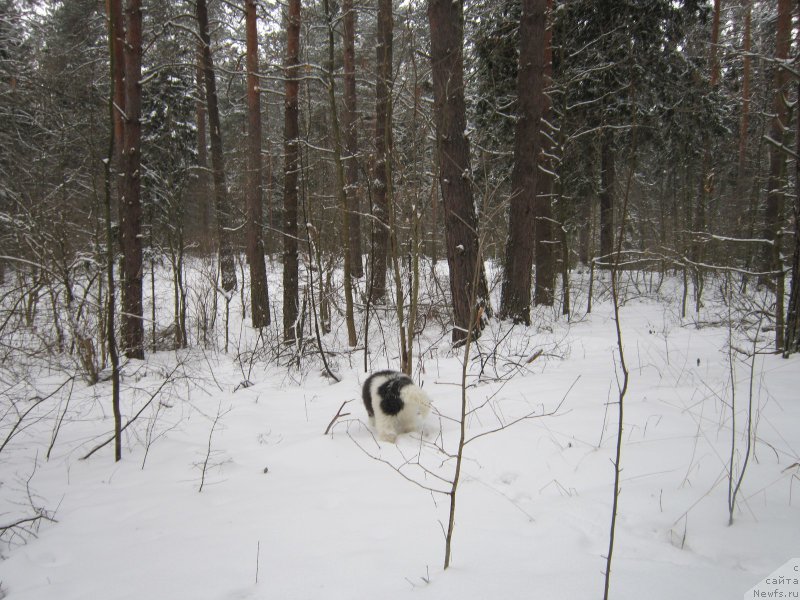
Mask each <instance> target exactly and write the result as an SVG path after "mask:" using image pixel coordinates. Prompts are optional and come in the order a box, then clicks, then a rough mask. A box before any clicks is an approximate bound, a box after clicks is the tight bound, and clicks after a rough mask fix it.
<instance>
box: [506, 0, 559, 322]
mask: <svg viewBox="0 0 800 600" xmlns="http://www.w3.org/2000/svg"><path fill="white" fill-rule="evenodd" d="M545 9H546V0H523V2H522V19H521V21H520V30H519V38H520V48H519V70H518V72H517V123H516V130H515V133H514V168H513V170H512V172H511V190H512V196H511V204H510V209H509V217H508V239H507V242H506V262H505V269H504V272H503V287H502V301H501V309H500V312H501V315H502V316H503V317H504V318H510V319H512V320H513V321H514V322H515V323H525V324H526V325H530V323H531V269H532V267H533V256H534V244H535V243H536V242H541V239H540V236H541V235H542V233H543V232H544V229H545V228H544V227H541V228H540V227H539V224H538V223H537V221H536V217H537V213H538V212H539V210H541V208H542V207H541V206H540V205H539V203H538V202H537V192H538V191H539V186H540V184H539V179H540V178H542V177H543V175H544V174H543V172H542V171H540V170H539V168H538V162H539V160H540V155H541V153H542V139H543V137H544V136H542V135H541V134H540V129H541V120H542V113H543V110H544V108H545V107H544V102H545V99H544V58H545V35H544V33H545V26H546V16H545ZM549 200H550V199H549V196H548V198H547V201H548V202H549ZM532 231H533V232H535V233H538V235H531V232H532ZM537 249H538V246H537ZM537 262H538V260H537ZM537 277H538V272H537ZM537 283H538V278H537Z"/></svg>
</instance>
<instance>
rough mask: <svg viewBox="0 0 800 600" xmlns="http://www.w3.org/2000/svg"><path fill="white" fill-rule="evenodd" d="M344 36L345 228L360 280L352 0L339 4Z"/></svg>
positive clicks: (362, 271) (354, 29) (361, 269)
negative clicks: (346, 222) (341, 12)
mask: <svg viewBox="0 0 800 600" xmlns="http://www.w3.org/2000/svg"><path fill="white" fill-rule="evenodd" d="M342 11H343V13H344V16H343V24H344V32H343V33H344V35H343V50H344V111H342V125H343V129H344V147H345V154H346V156H345V157H344V164H345V175H346V177H347V219H348V224H347V228H348V231H349V232H350V256H351V259H350V263H351V265H350V266H351V271H352V275H353V277H363V276H364V261H363V259H362V257H361V214H360V213H361V201H360V197H361V195H360V189H359V186H358V127H357V122H356V121H357V118H358V106H357V104H356V45H355V44H356V42H355V40H356V9H355V8H353V0H344V3H343V4H342Z"/></svg>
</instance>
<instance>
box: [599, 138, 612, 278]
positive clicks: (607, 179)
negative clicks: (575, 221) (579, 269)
mask: <svg viewBox="0 0 800 600" xmlns="http://www.w3.org/2000/svg"><path fill="white" fill-rule="evenodd" d="M601 135H602V138H601V141H600V194H599V196H600V255H601V257H602V259H603V262H604V263H609V262H610V261H611V253H612V252H613V251H614V185H615V180H616V171H615V165H614V134H613V133H612V131H611V130H610V129H608V128H606V129H605V130H604V131H603V133H602V134H601Z"/></svg>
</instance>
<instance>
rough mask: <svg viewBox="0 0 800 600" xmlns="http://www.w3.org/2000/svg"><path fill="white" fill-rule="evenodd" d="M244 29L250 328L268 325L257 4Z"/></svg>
mask: <svg viewBox="0 0 800 600" xmlns="http://www.w3.org/2000/svg"><path fill="white" fill-rule="evenodd" d="M245 19H246V22H247V23H246V27H247V109H248V110H247V130H248V136H247V155H248V156H247V183H246V193H245V204H246V208H247V226H246V232H245V235H246V236H247V262H248V263H249V265H250V303H251V308H250V311H251V318H252V321H253V327H255V328H261V327H266V326H267V325H269V323H270V315H269V296H268V293H267V292H268V290H267V268H266V264H265V262H264V242H263V241H262V239H261V230H262V226H263V220H264V210H263V207H262V205H261V202H262V196H263V189H262V184H261V90H260V84H259V81H258V76H257V73H258V32H257V28H256V25H257V16H256V1H255V0H245Z"/></svg>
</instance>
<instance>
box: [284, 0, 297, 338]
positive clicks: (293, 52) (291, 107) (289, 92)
mask: <svg viewBox="0 0 800 600" xmlns="http://www.w3.org/2000/svg"><path fill="white" fill-rule="evenodd" d="M299 64H300V0H289V7H288V13H287V16H286V64H285V69H286V84H285V96H284V123H283V149H284V167H283V169H284V177H283V234H284V235H283V337H284V339H285V340H286V341H292V340H295V339H296V338H297V335H298V334H299V332H298V331H297V329H296V327H297V320H298V319H297V317H298V312H299V311H298V303H299V293H298V259H297V179H298V172H299V169H300V146H299V144H300V140H299V137H300V126H299V119H298V115H299V104H298V95H299V90H300V82H299V80H298V77H299V75H300V72H299V71H300V69H299V66H298V65H299Z"/></svg>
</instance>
